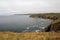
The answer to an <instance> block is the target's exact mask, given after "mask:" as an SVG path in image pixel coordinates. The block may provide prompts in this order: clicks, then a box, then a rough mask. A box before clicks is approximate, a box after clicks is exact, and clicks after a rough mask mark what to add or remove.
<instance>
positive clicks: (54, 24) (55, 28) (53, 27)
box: [45, 20, 60, 32]
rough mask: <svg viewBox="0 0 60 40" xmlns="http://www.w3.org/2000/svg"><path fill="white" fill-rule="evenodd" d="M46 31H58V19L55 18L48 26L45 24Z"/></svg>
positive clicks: (59, 23)
mask: <svg viewBox="0 0 60 40" xmlns="http://www.w3.org/2000/svg"><path fill="white" fill-rule="evenodd" d="M45 31H46V32H49V31H50V32H51V31H55V32H60V21H59V20H55V21H54V22H52V23H51V24H50V25H49V26H47V27H46V28H45Z"/></svg>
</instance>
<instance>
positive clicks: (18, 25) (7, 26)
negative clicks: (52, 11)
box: [0, 15, 52, 32]
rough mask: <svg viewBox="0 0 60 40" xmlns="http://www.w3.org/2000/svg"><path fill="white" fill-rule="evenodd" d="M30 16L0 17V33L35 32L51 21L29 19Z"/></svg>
mask: <svg viewBox="0 0 60 40" xmlns="http://www.w3.org/2000/svg"><path fill="white" fill-rule="evenodd" d="M29 16H30V15H11V16H0V31H11V32H35V31H37V30H41V29H43V28H44V27H46V26H47V25H49V24H50V23H51V22H52V20H49V19H41V18H30V17H29Z"/></svg>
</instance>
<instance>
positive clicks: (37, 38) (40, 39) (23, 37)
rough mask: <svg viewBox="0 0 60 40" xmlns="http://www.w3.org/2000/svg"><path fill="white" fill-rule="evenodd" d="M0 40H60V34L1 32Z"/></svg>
mask: <svg viewBox="0 0 60 40" xmlns="http://www.w3.org/2000/svg"><path fill="white" fill-rule="evenodd" d="M0 40H60V33H56V32H26V33H14V32H0Z"/></svg>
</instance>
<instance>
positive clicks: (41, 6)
mask: <svg viewBox="0 0 60 40" xmlns="http://www.w3.org/2000/svg"><path fill="white" fill-rule="evenodd" d="M47 12H48V13H51V12H55V13H60V0H0V15H11V14H28V13H47Z"/></svg>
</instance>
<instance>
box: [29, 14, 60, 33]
mask: <svg viewBox="0 0 60 40" xmlns="http://www.w3.org/2000/svg"><path fill="white" fill-rule="evenodd" d="M30 17H32V18H44V19H51V20H53V22H52V23H51V24H50V25H48V26H47V27H45V31H46V32H49V31H50V32H51V31H54V32H60V13H45V14H33V15H31V16H30Z"/></svg>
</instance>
